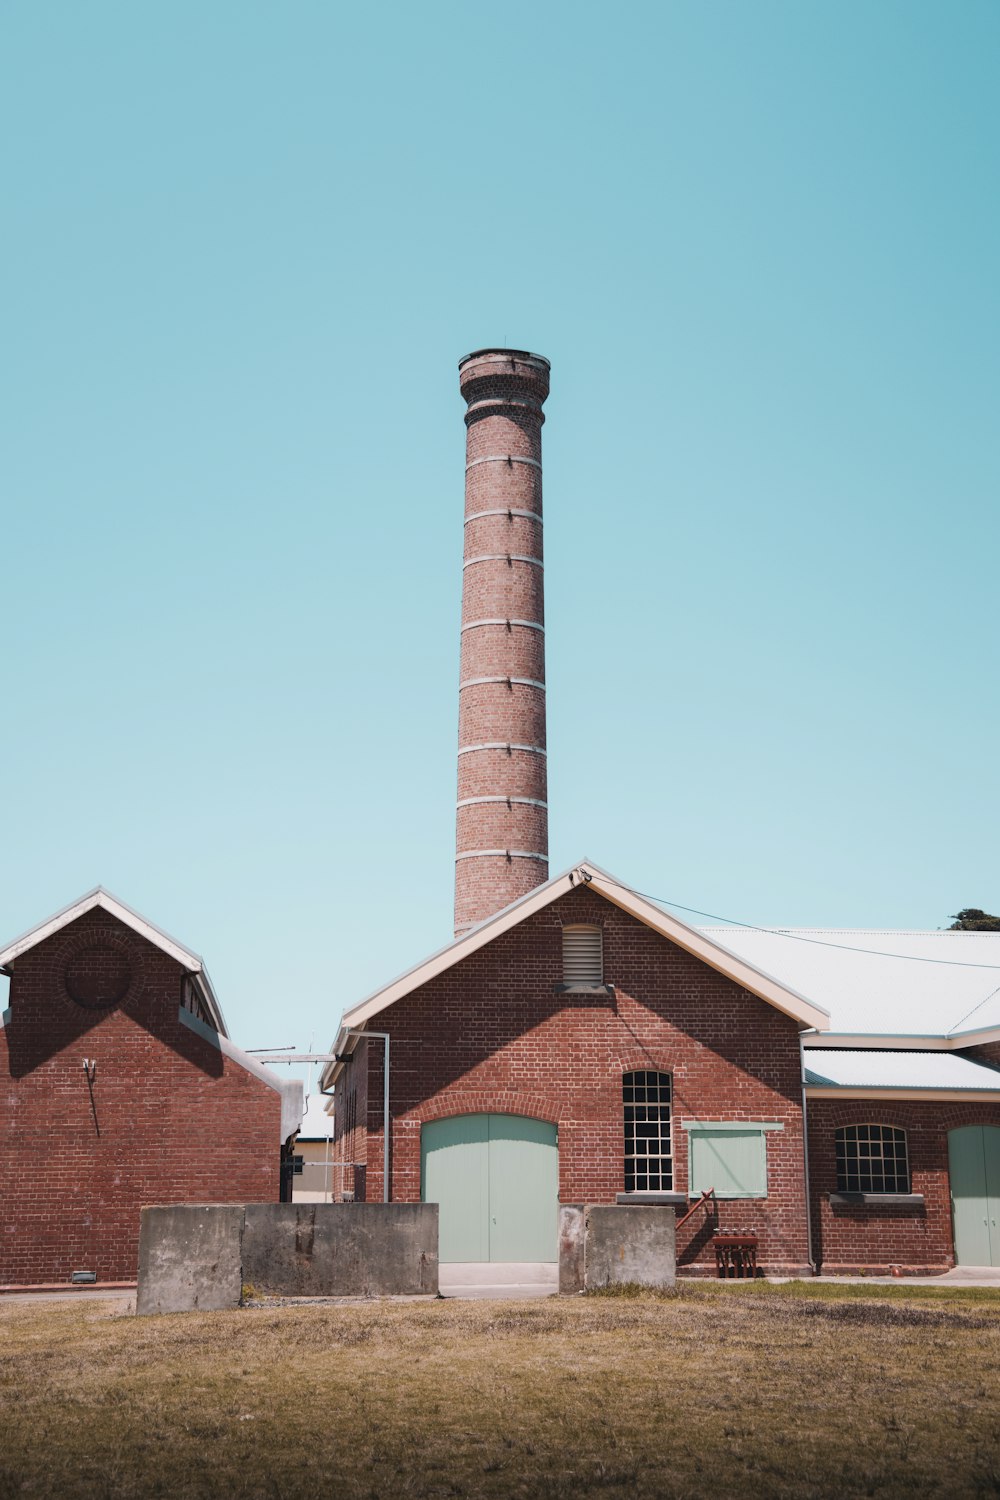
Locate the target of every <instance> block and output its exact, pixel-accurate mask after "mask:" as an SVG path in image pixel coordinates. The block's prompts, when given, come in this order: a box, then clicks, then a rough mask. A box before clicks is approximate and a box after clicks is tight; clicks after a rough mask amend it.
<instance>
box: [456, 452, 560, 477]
mask: <svg viewBox="0 0 1000 1500" xmlns="http://www.w3.org/2000/svg"><path fill="white" fill-rule="evenodd" d="M479 464H530V465H531V467H532V468H533V469H541V467H542V466H541V464H540V463H539V462H538V459H537V458H522V457H521V456H519V455H518V454H517V453H490V454H487V455H486V457H485V458H474V459H473V460H472V462H471V463H467V464H466V466H465V472H466V474H468V472H469V470H470V469H475V468H476V467H477V466H478V465H479Z"/></svg>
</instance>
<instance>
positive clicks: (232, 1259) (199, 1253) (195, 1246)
mask: <svg viewBox="0 0 1000 1500" xmlns="http://www.w3.org/2000/svg"><path fill="white" fill-rule="evenodd" d="M243 1213H244V1209H243V1205H242V1204H236V1203H198V1204H179V1205H174V1206H170V1207H164V1208H144V1209H143V1210H142V1214H141V1217H140V1221H139V1279H138V1287H137V1290H136V1308H135V1310H136V1312H137V1313H168V1312H193V1311H194V1310H195V1309H197V1310H198V1311H200V1312H209V1311H218V1310H219V1309H220V1308H227V1307H238V1306H239V1304H240V1294H241V1292H242V1288H243V1274H242V1269H241V1262H240V1240H241V1237H242V1234H243Z"/></svg>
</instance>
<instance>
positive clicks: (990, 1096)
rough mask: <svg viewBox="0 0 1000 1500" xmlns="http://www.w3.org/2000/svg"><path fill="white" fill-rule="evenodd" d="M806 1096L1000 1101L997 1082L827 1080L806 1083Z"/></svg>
mask: <svg viewBox="0 0 1000 1500" xmlns="http://www.w3.org/2000/svg"><path fill="white" fill-rule="evenodd" d="M806 1098H807V1099H906V1100H916V1101H919V1102H923V1103H927V1104H934V1103H938V1102H945V1101H948V1102H957V1101H958V1100H963V1101H965V1100H971V1101H972V1102H973V1103H974V1104H977V1103H978V1104H1000V1083H998V1084H997V1087H996V1088H995V1089H909V1088H903V1087H900V1088H865V1087H864V1086H863V1085H861V1084H851V1085H850V1086H849V1087H844V1088H837V1087H835V1086H830V1085H827V1084H816V1083H807V1084H806Z"/></svg>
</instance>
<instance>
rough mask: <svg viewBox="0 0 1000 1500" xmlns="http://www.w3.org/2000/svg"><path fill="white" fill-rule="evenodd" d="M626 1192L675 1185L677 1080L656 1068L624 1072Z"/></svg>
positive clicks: (666, 1190) (668, 1189)
mask: <svg viewBox="0 0 1000 1500" xmlns="http://www.w3.org/2000/svg"><path fill="white" fill-rule="evenodd" d="M622 1115H623V1121H624V1126H625V1191H626V1193H670V1192H673V1188H674V1151H673V1079H672V1077H671V1075H670V1074H669V1073H663V1072H660V1071H659V1070H658V1069H656V1068H639V1069H636V1070H635V1071H634V1072H631V1073H623V1074H622Z"/></svg>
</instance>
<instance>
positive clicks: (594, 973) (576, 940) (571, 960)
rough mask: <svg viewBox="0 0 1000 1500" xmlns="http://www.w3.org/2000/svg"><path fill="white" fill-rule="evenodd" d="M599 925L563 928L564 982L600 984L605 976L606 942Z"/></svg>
mask: <svg viewBox="0 0 1000 1500" xmlns="http://www.w3.org/2000/svg"><path fill="white" fill-rule="evenodd" d="M602 939H603V934H602V932H601V929H600V928H599V927H582V926H579V927H564V928H563V982H564V983H565V984H600V983H601V981H602V980H603V978H604V944H603V940H602Z"/></svg>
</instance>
